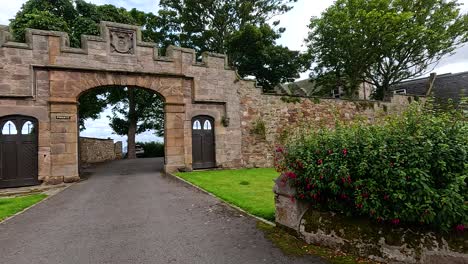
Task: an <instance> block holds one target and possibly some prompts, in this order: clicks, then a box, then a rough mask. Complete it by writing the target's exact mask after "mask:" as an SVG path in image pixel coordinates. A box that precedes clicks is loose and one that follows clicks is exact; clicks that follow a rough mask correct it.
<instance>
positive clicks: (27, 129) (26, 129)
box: [21, 121, 34, 135]
mask: <svg viewBox="0 0 468 264" xmlns="http://www.w3.org/2000/svg"><path fill="white" fill-rule="evenodd" d="M33 132H34V125H33V123H32V122H31V121H26V123H24V125H23V128H21V135H31V134H32V133H33Z"/></svg>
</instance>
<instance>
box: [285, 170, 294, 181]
mask: <svg viewBox="0 0 468 264" xmlns="http://www.w3.org/2000/svg"><path fill="white" fill-rule="evenodd" d="M285 175H286V177H288V178H289V179H296V178H297V175H296V173H294V172H292V171H289V172H286V173H285Z"/></svg>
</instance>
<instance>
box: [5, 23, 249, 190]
mask: <svg viewBox="0 0 468 264" xmlns="http://www.w3.org/2000/svg"><path fill="white" fill-rule="evenodd" d="M117 40H118V41H117ZM226 61H227V60H226V57H225V56H224V55H220V54H212V53H205V54H203V58H202V60H201V61H198V60H197V56H196V54H195V51H194V50H192V49H185V48H179V47H174V46H171V47H169V48H168V49H167V52H166V56H161V55H160V54H159V53H158V48H157V45H156V44H154V43H146V42H143V41H141V31H140V29H139V28H138V27H135V26H130V25H123V24H116V23H109V22H102V23H101V34H100V36H83V37H82V47H81V48H72V47H70V46H69V38H68V35H67V34H66V33H63V32H53V31H42V30H27V33H26V43H18V42H15V41H14V39H12V37H11V34H10V32H9V31H8V28H7V27H4V26H1V27H0V116H7V115H26V116H32V117H36V118H37V119H38V121H39V153H38V158H39V180H41V181H44V182H48V183H59V182H63V181H66V182H69V181H76V180H78V179H79V176H78V136H77V133H78V131H77V120H76V114H77V100H78V98H79V96H80V95H81V94H83V93H84V92H86V91H88V90H90V89H93V88H95V87H100V86H120V87H125V86H135V87H141V88H146V89H150V90H152V91H154V92H155V93H159V94H160V95H161V96H162V97H164V100H165V105H166V107H165V127H166V133H165V142H166V144H165V153H166V158H165V163H166V164H165V169H166V170H167V171H177V170H179V169H184V170H190V169H191V167H192V147H191V145H192V133H191V120H192V118H193V117H194V116H196V115H209V116H211V117H213V118H214V119H215V125H214V131H215V140H216V164H217V166H218V167H226V168H238V167H241V166H242V156H241V133H240V115H239V113H240V105H239V95H238V91H239V89H240V87H241V85H243V83H244V82H243V81H242V80H240V79H239V78H238V76H237V74H236V72H235V71H233V70H232V69H230V68H229V67H227V64H226ZM249 85H250V86H251V87H252V88H254V85H253V84H252V83H249ZM225 118H228V119H229V120H230V124H229V126H224V125H223V124H222V122H221V121H222V120H223V119H225Z"/></svg>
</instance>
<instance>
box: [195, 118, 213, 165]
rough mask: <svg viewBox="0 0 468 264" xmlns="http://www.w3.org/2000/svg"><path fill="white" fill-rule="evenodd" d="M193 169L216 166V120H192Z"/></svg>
mask: <svg viewBox="0 0 468 264" xmlns="http://www.w3.org/2000/svg"><path fill="white" fill-rule="evenodd" d="M192 159H193V164H192V167H193V169H208V168H214V167H215V166H216V158H215V134H214V120H213V118H211V117H208V116H197V117H195V118H193V120H192Z"/></svg>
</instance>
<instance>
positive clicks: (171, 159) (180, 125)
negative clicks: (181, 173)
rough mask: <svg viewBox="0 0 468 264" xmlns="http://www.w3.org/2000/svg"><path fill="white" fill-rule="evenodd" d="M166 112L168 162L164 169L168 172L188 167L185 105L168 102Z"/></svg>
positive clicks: (165, 143) (165, 142)
mask: <svg viewBox="0 0 468 264" xmlns="http://www.w3.org/2000/svg"><path fill="white" fill-rule="evenodd" d="M165 112H166V117H165V127H166V129H165V134H164V137H165V140H164V148H165V152H166V162H165V166H164V169H165V171H166V172H176V171H178V170H179V169H185V168H186V167H187V165H186V164H185V149H184V145H185V144H184V130H185V124H184V120H185V105H184V104H175V103H166V107H165Z"/></svg>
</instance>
